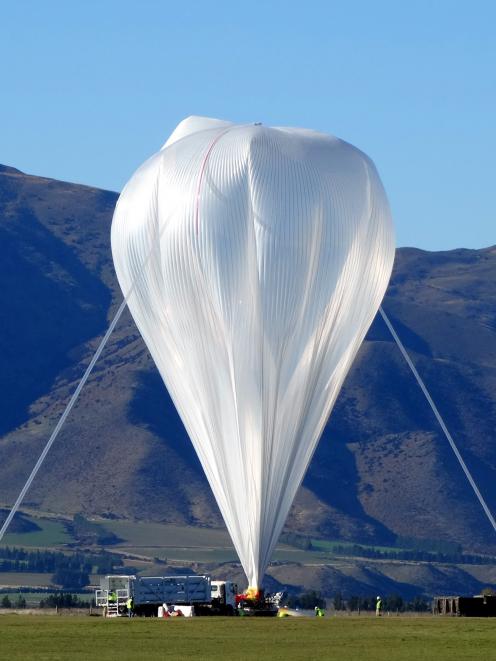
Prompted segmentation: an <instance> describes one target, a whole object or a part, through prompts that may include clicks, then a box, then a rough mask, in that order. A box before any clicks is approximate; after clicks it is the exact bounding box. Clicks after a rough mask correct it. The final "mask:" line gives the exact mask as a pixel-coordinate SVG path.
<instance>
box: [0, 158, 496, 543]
mask: <svg viewBox="0 0 496 661" xmlns="http://www.w3.org/2000/svg"><path fill="white" fill-rule="evenodd" d="M116 200H117V194H116V193H113V192H109V191H103V190H98V189H96V188H91V187H87V186H81V185H76V184H70V183H65V182H60V181H54V180H51V179H46V178H43V177H37V176H29V175H26V174H24V173H22V172H20V171H18V170H16V169H14V168H10V167H6V166H0V241H1V246H2V259H1V260H0V309H1V310H2V313H1V327H0V355H1V361H2V364H1V370H0V388H1V392H2V397H1V400H0V452H1V457H2V461H1V463H0V503H1V504H2V505H4V506H7V505H8V504H10V503H12V502H13V501H14V499H15V497H16V496H17V494H18V492H19V490H20V488H21V487H22V485H23V484H24V481H25V479H26V477H27V475H28V474H29V472H30V470H31V468H32V466H33V464H34V463H35V461H36V459H37V457H38V456H39V453H40V451H41V449H42V447H43V445H44V443H45V442H46V440H47V438H48V436H49V435H50V432H51V431H52V429H53V427H54V426H55V424H56V421H57V419H58V417H59V416H60V414H61V412H62V410H63V408H64V406H65V404H66V402H67V401H68V399H69V397H70V395H71V393H72V392H73V390H74V388H75V386H76V384H77V382H78V380H79V378H80V377H81V375H82V373H83V371H84V369H85V367H86V365H87V364H88V362H89V360H90V358H91V355H92V353H93V352H94V350H95V348H96V346H97V345H98V342H99V339H100V338H101V336H102V335H103V333H104V332H105V330H106V328H107V326H108V323H109V321H110V319H111V318H112V316H113V314H114V313H115V311H116V309H117V307H118V305H119V303H120V301H121V294H120V291H119V288H118V285H117V282H116V279H115V275H114V271H113V267H112V260H111V254H110V246H109V237H110V224H111V218H112V212H113V209H114V206H115V203H116ZM495 281H496V247H492V248H486V249H483V250H464V249H460V250H452V251H447V252H426V251H422V250H417V249H414V248H402V249H399V250H398V251H397V255H396V263H395V268H394V273H393V277H392V280H391V283H390V286H389V289H388V292H387V295H386V298H385V300H384V309H385V310H386V312H387V313H388V315H389V316H390V318H391V320H392V322H393V324H394V326H395V328H396V329H397V331H398V333H399V335H400V337H401V338H402V340H403V342H404V344H405V346H406V347H407V349H408V351H409V352H410V354H411V356H412V358H413V360H414V362H415V364H416V366H417V368H418V370H419V372H420V373H421V375H422V376H423V378H424V379H425V381H426V383H427V385H428V387H429V388H430V389H431V392H432V394H433V397H434V400H435V401H436V403H437V404H438V407H439V409H440V411H441V413H442V414H443V415H444V416H445V419H446V423H447V425H448V427H449V428H450V430H451V431H452V433H453V436H454V437H455V439H456V441H457V443H458V446H459V449H460V451H461V453H462V455H463V457H464V458H465V460H466V462H467V464H468V466H469V468H470V470H471V471H472V472H473V475H474V477H475V479H476V481H477V483H478V485H479V487H480V489H481V491H482V493H483V494H484V495H485V497H486V499H487V501H488V504H489V506H490V507H491V509H492V510H493V511H495V510H496V492H495V490H494V488H493V485H494V474H495V473H494V471H495V468H496V440H495V438H494V430H495V429H496V288H495V287H494V283H495ZM25 504H26V506H29V507H31V508H38V509H39V510H41V511H46V512H55V513H61V514H71V513H72V514H73V513H75V512H83V513H84V514H85V515H87V516H89V515H101V516H117V517H124V518H136V519H143V520H155V521H167V522H171V523H188V524H193V525H199V526H213V525H216V526H218V525H222V521H221V517H220V514H219V512H218V509H217V506H216V504H215V501H214V499H213V497H212V495H211V492H210V489H209V487H208V484H207V482H206V480H205V478H204V476H203V471H202V469H201V466H200V464H199V462H198V459H197V457H196V455H195V453H194V450H193V448H192V446H191V443H190V442H189V440H188V438H187V435H186V433H185V431H184V428H183V426H182V423H181V421H180V420H179V419H178V417H177V414H176V412H175V409H174V407H173V405H172V403H171V400H170V398H169V396H168V394H167V392H166V390H165V388H164V386H163V384H162V382H161V379H160V377H159V375H158V373H157V371H156V369H155V367H154V365H153V364H152V362H151V359H150V357H149V354H148V352H147V350H146V348H145V346H144V344H143V342H142V340H141V338H140V336H139V334H138V332H137V330H136V327H135V326H134V323H133V321H132V319H131V318H130V316H129V315H128V313H127V312H126V313H125V314H124V316H123V318H122V319H121V321H120V322H119V324H118V327H117V329H116V331H115V333H114V334H113V336H112V337H111V339H110V341H109V343H108V345H107V347H106V349H105V351H104V354H103V355H102V357H101V359H100V361H99V362H98V364H97V366H96V368H95V370H94V372H93V374H92V376H91V378H90V380H89V382H88V384H87V386H86V387H85V389H84V390H83V392H82V395H81V397H80V399H79V401H78V404H77V405H76V407H75V409H74V410H73V412H72V413H71V415H70V417H69V418H68V421H67V423H66V425H65V427H64V429H63V431H62V433H61V434H60V436H59V438H58V439H57V442H56V444H55V445H54V447H53V448H52V450H51V452H50V454H49V455H48V457H47V459H46V461H45V464H44V466H43V468H42V470H41V471H40V473H39V475H38V477H37V479H36V481H35V483H34V484H33V487H32V489H31V491H30V492H29V493H28V495H27V498H26V502H25ZM287 529H288V530H291V531H297V532H301V533H304V534H312V535H315V536H320V537H325V538H341V539H346V540H354V541H361V542H369V543H370V542H378V543H379V542H381V543H389V542H392V541H394V539H395V537H396V535H408V536H413V537H417V538H419V539H425V538H427V539H436V540H437V539H440V540H451V541H455V542H457V543H460V544H462V546H463V547H464V548H466V549H467V550H472V551H491V552H495V551H496V537H495V535H494V531H493V530H492V528H491V526H490V525H489V523H488V522H487V519H486V518H485V516H484V514H483V513H482V511H481V508H480V506H479V504H478V502H477V501H476V499H475V496H474V494H473V492H472V490H471V488H470V486H469V485H468V483H467V480H466V478H465V476H464V475H463V473H462V471H461V469H460V467H459V465H458V463H457V461H456V459H455V458H454V456H453V453H452V451H451V449H450V447H449V446H448V443H447V441H446V439H445V438H444V436H443V434H442V432H441V431H440V429H439V427H438V425H437V423H436V421H435V419H434V417H433V414H432V412H431V410H430V408H429V406H428V404H427V402H426V400H425V398H424V396H423V395H422V393H421V391H420V389H419V388H418V386H417V384H416V382H415V380H414V378H413V376H412V374H411V373H410V371H409V369H408V367H407V366H406V364H405V362H404V360H403V358H402V357H401V354H400V353H399V350H398V348H397V347H396V345H395V343H394V341H393V340H392V338H391V336H390V335H389V333H388V331H387V329H386V327H385V325H384V323H383V322H382V320H381V319H380V318H376V320H375V321H374V324H373V326H372V327H371V329H370V331H369V333H368V336H367V338H366V341H365V342H364V344H363V346H362V348H361V350H360V352H359V355H358V357H357V359H356V361H355V364H354V366H353V368H352V370H351V372H350V374H349V376H348V378H347V380H346V383H345V385H344V387H343V390H342V392H341V394H340V397H339V399H338V402H337V405H336V407H335V410H334V412H333V414H332V416H331V419H330V421H329V423H328V425H327V427H326V429H325V432H324V434H323V437H322V439H321V441H320V444H319V446H318V449H317V451H316V453H315V456H314V458H313V460H312V463H311V465H310V468H309V470H308V473H307V475H306V477H305V480H304V483H303V485H302V487H301V488H300V491H299V493H298V496H297V498H296V501H295V504H294V506H293V508H292V511H291V514H290V516H289V519H288V522H287Z"/></svg>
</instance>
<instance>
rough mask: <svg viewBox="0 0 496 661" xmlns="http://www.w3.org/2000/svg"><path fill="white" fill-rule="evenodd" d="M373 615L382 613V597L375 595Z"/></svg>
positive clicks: (377, 615) (378, 615)
mask: <svg viewBox="0 0 496 661" xmlns="http://www.w3.org/2000/svg"><path fill="white" fill-rule="evenodd" d="M375 615H376V617H380V616H381V615H382V599H381V598H380V596H379V595H377V601H376V602H375Z"/></svg>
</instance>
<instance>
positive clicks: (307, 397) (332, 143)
mask: <svg viewBox="0 0 496 661" xmlns="http://www.w3.org/2000/svg"><path fill="white" fill-rule="evenodd" d="M112 253H113V259H114V264H115V269H116V272H117V277H118V279H119V283H120V286H121V288H122V291H123V292H124V295H127V296H128V305H129V308H130V310H131V313H132V315H133V317H134V320H135V321H136V324H137V326H138V328H139V330H140V332H141V335H142V336H143V338H144V340H145V342H146V344H147V346H148V348H149V350H150V352H151V354H152V356H153V359H154V361H155V363H156V365H157V367H158V369H159V371H160V374H161V375H162V378H163V380H164V382H165V384H166V386H167V389H168V390H169V393H170V394H171V397H172V399H173V400H174V403H175V406H176V408H177V410H178V412H179V415H180V416H181V418H182V420H183V422H184V425H185V427H186V429H187V431H188V434H189V436H190V438H191V440H192V442H193V445H194V447H195V449H196V451H197V453H198V456H199V458H200V460H201V463H202V465H203V468H204V470H205V473H206V475H207V477H208V480H209V482H210V485H211V487H212V490H213V492H214V494H215V497H216V499H217V503H218V505H219V508H220V510H221V512H222V515H223V517H224V520H225V522H226V526H227V528H228V530H229V533H230V535H231V537H232V540H233V542H234V545H235V547H236V550H237V552H238V555H239V558H240V561H241V564H242V566H243V568H244V571H245V573H246V575H247V578H248V581H249V585H250V586H252V587H259V586H260V584H261V580H262V578H263V575H264V573H265V570H266V568H267V565H268V563H269V561H270V557H271V554H272V551H273V549H274V546H275V544H276V542H277V540H278V538H279V535H280V533H281V530H282V527H283V525H284V522H285V520H286V517H287V514H288V511H289V509H290V507H291V504H292V502H293V499H294V496H295V494H296V491H297V489H298V487H299V485H300V483H301V481H302V479H303V476H304V474H305V471H306V468H307V466H308V464H309V462H310V459H311V457H312V454H313V452H314V450H315V447H316V445H317V442H318V440H319V437H320V435H321V433H322V430H323V427H324V425H325V423H326V421H327V419H328V417H329V414H330V412H331V409H332V407H333V405H334V402H335V401H336V397H337V395H338V393H339V390H340V388H341V385H342V383H343V381H344V378H345V376H346V374H347V372H348V370H349V368H350V366H351V364H352V361H353V359H354V357H355V355H356V353H357V351H358V348H359V346H360V344H361V342H362V340H363V338H364V336H365V333H366V331H367V329H368V327H369V326H370V324H371V322H372V320H373V318H374V315H375V313H376V311H377V309H378V307H379V305H380V303H381V300H382V298H383V295H384V292H385V290H386V287H387V284H388V281H389V277H390V274H391V269H392V264H393V258H394V237H393V229H392V222H391V218H390V212H389V207H388V202H387V199H386V195H385V192H384V189H383V187H382V184H381V182H380V179H379V176H378V174H377V172H376V169H375V167H374V165H373V163H372V161H371V160H370V159H369V158H368V157H367V156H366V155H365V154H363V153H362V152H360V151H359V150H358V149H356V148H355V147H353V146H351V145H349V144H347V143H345V142H343V141H341V140H339V139H337V138H335V137H332V136H329V135H324V134H322V133H317V132H315V131H310V130H306V129H295V128H268V127H266V126H261V125H251V124H250V125H235V124H231V123H229V122H222V121H220V120H212V119H206V118H200V117H190V118H188V119H186V120H184V121H183V122H181V124H179V126H178V127H177V129H176V130H175V131H174V133H173V134H172V136H171V137H170V138H169V140H168V141H167V142H166V144H165V145H164V147H163V148H162V150H161V151H159V152H158V153H157V154H155V155H154V156H152V157H151V158H150V159H149V160H148V161H146V163H145V164H144V165H143V166H142V167H140V168H139V169H138V171H137V172H136V173H135V174H134V176H133V177H132V178H131V180H130V181H129V183H128V184H127V185H126V187H125V188H124V191H123V192H122V195H121V196H120V198H119V202H118V205H117V208H116V211H115V214H114V219H113V223H112Z"/></svg>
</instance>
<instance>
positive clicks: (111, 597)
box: [108, 592, 117, 604]
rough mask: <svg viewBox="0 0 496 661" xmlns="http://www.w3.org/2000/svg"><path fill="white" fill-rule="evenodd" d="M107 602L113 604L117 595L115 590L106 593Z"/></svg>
mask: <svg viewBox="0 0 496 661" xmlns="http://www.w3.org/2000/svg"><path fill="white" fill-rule="evenodd" d="M108 602H109V604H115V603H116V602H117V595H116V594H115V592H109V593H108Z"/></svg>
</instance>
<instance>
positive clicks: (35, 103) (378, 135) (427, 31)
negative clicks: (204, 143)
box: [0, 0, 496, 250]
mask: <svg viewBox="0 0 496 661" xmlns="http://www.w3.org/2000/svg"><path fill="white" fill-rule="evenodd" d="M495 25H496V2H492V1H490V0H487V1H482V0H474V1H473V2H470V3H469V2H458V1H456V0H454V1H453V2H449V1H447V0H444V1H439V2H434V1H431V2H428V1H427V0H419V1H416V2H412V3H407V2H395V1H393V0H390V1H388V2H385V1H381V0H375V1H373V2H372V1H370V2H367V1H365V0H362V1H354V0H348V1H340V2H332V1H328V2H325V1H323V0H322V1H318V0H307V1H306V2H292V1H291V0H286V1H285V2H282V1H281V2H280V1H273V2H271V1H270V0H267V1H266V2H264V3H262V2H258V1H256V0H253V1H252V2H236V1H235V0H230V1H224V0H222V1H220V2H215V1H214V0H211V1H210V2H196V1H194V0H190V1H188V2H184V3H180V2H167V1H162V2H159V1H152V0H141V1H137V0H136V1H134V2H131V1H128V0H119V1H117V0H102V1H100V2H97V1H96V0H87V1H86V2H84V3H82V2H81V3H80V2H64V1H62V0H59V1H57V0H45V1H44V2H37V1H36V0H16V1H15V2H10V3H7V2H1V0H0V61H1V67H0V163H3V164H6V165H11V166H14V167H17V168H19V169H21V170H23V171H25V172H28V173H32V174H39V175H43V176H47V177H54V178H57V179H63V180H67V181H74V182H78V183H83V184H89V185H93V186H98V187H101V188H107V189H112V190H117V191H118V190H120V189H121V188H122V186H123V185H124V184H125V182H126V181H127V179H128V178H129V177H130V176H131V174H132V173H133V171H134V170H135V169H136V168H137V167H138V166H139V165H140V164H141V163H142V162H143V161H144V160H145V159H146V158H147V157H148V156H150V155H151V154H152V153H153V152H154V151H156V150H157V149H159V148H160V146H161V145H162V144H163V143H164V142H165V140H166V138H167V136H168V135H169V134H170V133H171V131H172V130H173V128H174V127H175V125H176V124H177V123H178V122H179V121H180V120H181V119H183V118H184V117H186V116H188V115H191V114H195V115H206V116H211V117H219V118H222V119H228V120H233V121H239V122H250V121H261V122H263V123H264V124H268V125H290V126H303V127H308V128H314V129H318V130H321V131H325V132H329V133H333V134H334V135H337V136H338V137H340V138H343V139H345V140H347V141H349V142H351V143H353V144H354V145H356V146H357V147H359V148H360V149H363V150H364V151H365V152H366V153H368V154H369V155H370V156H371V157H372V158H373V160H374V161H375V163H376V165H377V167H378V169H379V172H380V174H381V177H382V179H383V182H384V184H385V187H386V190H387V192H388V195H389V198H390V202H391V206H392V210H393V216H394V219H395V224H396V231H397V244H398V245H399V246H405V245H409V246H416V247H420V248H426V249H429V250H443V249H451V248H456V247H468V248H480V247H485V246H489V245H493V244H495V243H496V212H495V204H494V197H495V191H496V177H495V174H496V167H495V159H494V154H495V153H496V127H495V124H496V39H495Z"/></svg>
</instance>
